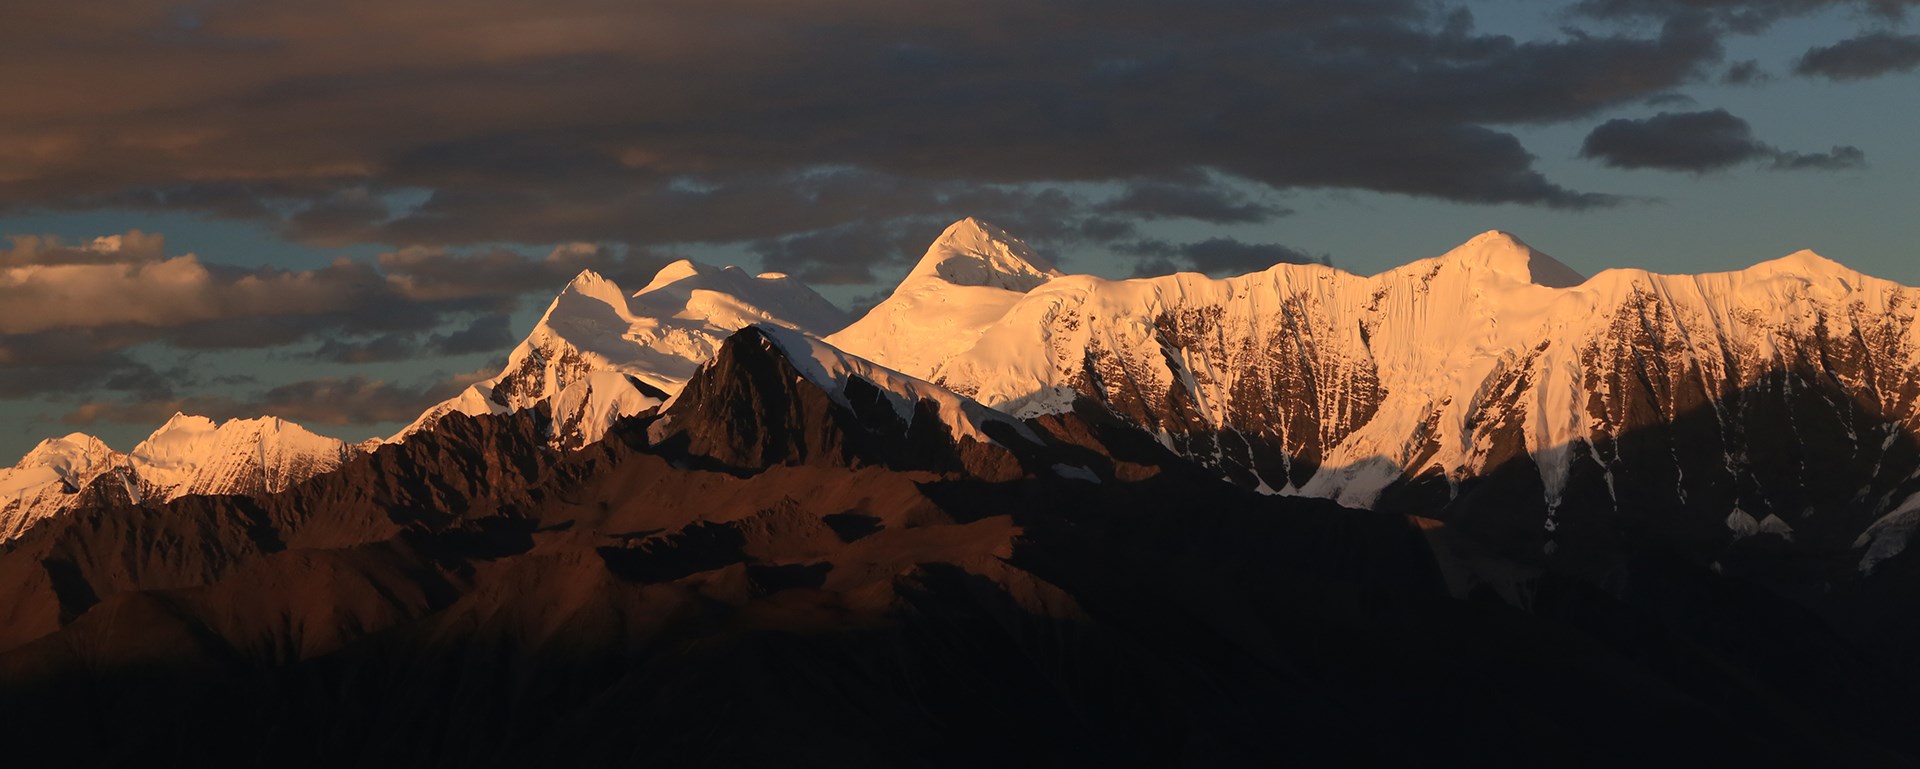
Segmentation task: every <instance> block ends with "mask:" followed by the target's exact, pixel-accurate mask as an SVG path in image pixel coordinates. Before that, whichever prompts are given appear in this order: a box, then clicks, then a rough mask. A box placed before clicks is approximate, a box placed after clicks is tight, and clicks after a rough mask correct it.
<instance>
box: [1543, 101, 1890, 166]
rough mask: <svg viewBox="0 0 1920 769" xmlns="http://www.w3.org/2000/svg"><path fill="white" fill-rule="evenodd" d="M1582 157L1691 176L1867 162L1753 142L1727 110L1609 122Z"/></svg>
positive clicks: (1857, 155)
mask: <svg viewBox="0 0 1920 769" xmlns="http://www.w3.org/2000/svg"><path fill="white" fill-rule="evenodd" d="M1580 156H1581V157H1585V158H1591V159H1594V160H1599V161H1600V162H1602V163H1605V164H1606V165H1608V166H1612V167H1614V168H1654V169H1660V170H1663V171H1690V172H1694V173H1704V172H1707V171H1717V170H1720V169H1724V168H1729V167H1732V166H1736V165H1740V164H1742V163H1748V162H1754V161H1769V162H1770V165H1771V167H1772V168H1774V169H1776V170H1789V171H1796V170H1838V169H1845V168H1858V167H1861V166H1864V165H1865V164H1866V159H1867V158H1866V153H1864V152H1861V151H1860V150H1859V149H1858V148H1855V147H1835V148H1833V149H1832V150H1831V151H1828V152H1818V153H1803V152H1792V151H1788V150H1782V149H1779V148H1777V147H1774V146H1772V145H1770V144H1767V143H1765V142H1762V141H1760V140H1759V139H1756V138H1754V136H1753V127H1752V126H1750V125H1748V124H1747V121H1745V120H1742V119H1740V118H1739V117H1737V116H1735V115H1733V114H1732V113H1729V112H1727V111H1726V110H1709V111H1705V112H1662V113H1660V114H1658V115H1655V116H1653V117H1650V118H1645V119H1639V120H1634V119H1628V118H1620V119H1616V120H1609V121H1607V122H1605V123H1602V124H1600V126H1599V127H1597V128H1595V129H1593V132H1592V133H1589V134H1587V138H1586V141H1585V143H1583V144H1582V145H1581V148H1580Z"/></svg>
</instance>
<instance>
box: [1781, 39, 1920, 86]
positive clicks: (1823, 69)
mask: <svg viewBox="0 0 1920 769" xmlns="http://www.w3.org/2000/svg"><path fill="white" fill-rule="evenodd" d="M1915 69H1920V35H1896V34H1893V33H1890V32H1877V33H1874V34H1871V35H1862V36H1860V37H1856V38H1853V39H1850V40H1842V41H1840V42H1838V43H1834V44H1833V45H1829V46H1825V47H1821V48H1813V49H1810V50H1808V51H1807V52H1806V54H1805V55H1803V56H1801V57H1800V61H1799V63H1797V64H1795V65H1794V68H1793V71H1794V72H1795V73H1797V74H1800V75H1805V76H1808V77H1824V78H1827V79H1828V80H1865V79H1867V78H1873V77H1879V76H1881V75H1891V74H1895V73H1900V72H1912V71H1914V70H1915Z"/></svg>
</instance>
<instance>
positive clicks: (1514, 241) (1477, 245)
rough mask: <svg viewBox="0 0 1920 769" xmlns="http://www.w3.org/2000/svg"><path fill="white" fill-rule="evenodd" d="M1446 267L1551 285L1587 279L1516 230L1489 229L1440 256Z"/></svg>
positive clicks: (1583, 281) (1568, 286)
mask: <svg viewBox="0 0 1920 769" xmlns="http://www.w3.org/2000/svg"><path fill="white" fill-rule="evenodd" d="M1439 263H1440V264H1441V265H1442V266H1443V267H1449V268H1459V269H1464V270H1469V271H1473V272H1477V273H1483V274H1488V275H1497V276H1500V277H1502V278H1505V279H1508V280H1513V281H1518V282H1521V283H1532V284H1534V285H1536V286H1546V287H1548V288H1572V287H1574V286H1578V285H1580V284H1582V283H1585V282H1586V281H1587V278H1586V276H1584V275H1581V274H1580V273H1579V272H1576V271H1575V270H1574V269H1573V268H1572V267H1568V266H1566V265H1564V264H1561V263H1560V262H1559V261H1557V260H1555V259H1554V258H1553V257H1551V256H1547V255H1546V254H1543V253H1541V252H1539V251H1536V250H1534V248H1533V247H1532V246H1529V245H1527V244H1526V243H1525V242H1523V241H1521V240H1520V239H1519V238H1517V237H1514V236H1513V234H1512V233H1509V232H1504V231H1501V230H1489V231H1487V232H1483V233H1481V234H1479V235H1477V236H1474V238H1473V239H1472V240H1469V241H1467V242H1466V243H1463V244H1461V245H1460V247H1459V248H1455V249H1453V250H1452V251H1448V252H1447V253H1446V254H1444V255H1442V256H1441V257H1440V258H1439Z"/></svg>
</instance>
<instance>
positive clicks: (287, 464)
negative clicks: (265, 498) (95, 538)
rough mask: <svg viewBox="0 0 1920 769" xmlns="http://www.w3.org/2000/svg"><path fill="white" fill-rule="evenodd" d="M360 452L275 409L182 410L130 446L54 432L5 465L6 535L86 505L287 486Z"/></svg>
mask: <svg viewBox="0 0 1920 769" xmlns="http://www.w3.org/2000/svg"><path fill="white" fill-rule="evenodd" d="M353 450H354V449H353V447H351V446H349V445H348V444H346V443H343V442H341V441H339V440H336V439H333V438H328V437H325V436H320V435H315V434H313V433H311V432H308V431H307V430H306V428H303V427H301V426H299V425H296V424H293V423H291V422H287V421H285V420H281V419H278V418H274V417H262V418H260V419H231V420H228V421H226V422H225V423H221V424H215V423H214V421H213V420H211V419H207V418H206V417H199V416H188V415H184V414H175V415H174V416H173V418H172V419H170V420H168V421H167V423H166V424H165V425H162V426H161V427H160V429H158V430H155V431H154V433H153V434H152V435H150V436H148V437H147V439H146V440H144V441H142V442H141V443H140V445H138V446H135V447H134V449H133V451H132V452H130V453H121V452H118V451H114V450H113V449H112V448H110V447H108V446H107V444H106V443H104V442H102V441H101V440H100V439H98V438H95V437H93V436H91V435H85V434H82V433H73V434H71V435H68V436H66V437H63V438H50V439H48V440H45V441H41V442H40V445H39V446H37V447H35V448H34V449H33V451H31V452H28V453H27V455H26V456H25V457H24V458H22V459H21V460H20V463H19V464H17V465H15V466H13V467H11V468H7V469H0V541H4V540H7V539H11V538H13V537H16V536H18V535H19V534H20V533H21V532H23V531H26V530H27V529H28V528H29V527H31V526H32V525H33V524H35V523H38V522H40V521H42V520H45V519H46V518H49V517H52V516H55V515H59V514H61V513H64V512H67V511H69V510H73V509H75V508H78V507H83V506H89V505H113V504H137V503H141V502H149V501H150V502H165V501H168V500H172V499H177V498H179V497H183V496H186V495H188V494H261V493H268V492H276V491H284V490H286V489H287V488H289V487H291V486H293V485H294V484H296V483H299V482H301V481H304V480H306V479H308V478H311V477H313V476H314V475H318V474H320V473H324V472H328V471H331V470H334V469H336V468H338V467H340V464H341V463H342V462H344V461H346V459H347V457H348V456H349V455H350V454H351V453H352V451H353Z"/></svg>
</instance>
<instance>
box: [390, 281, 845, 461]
mask: <svg viewBox="0 0 1920 769" xmlns="http://www.w3.org/2000/svg"><path fill="white" fill-rule="evenodd" d="M755 323H764V324H769V325H773V326H779V327H784V328H793V329H797V330H801V331H805V332H808V333H811V334H815V335H821V334H825V333H827V332H829V331H832V330H834V329H838V328H840V327H841V326H843V325H845V324H846V315H845V313H843V312H842V311H841V310H840V309H839V308H837V307H835V306H833V304H832V303H830V302H828V301H827V300H826V299H824V298H822V297H821V296H820V295H819V294H816V293H814V292H813V290H812V289H810V288H807V287H806V286H805V285H802V284H801V283H800V282H799V281H796V280H794V279H793V278H791V277H788V276H786V275H783V274H780V273H762V274H759V275H750V274H748V273H747V272H746V271H744V270H741V269H740V268H738V267H713V266H709V265H705V264H700V263H697V262H693V261H690V260H685V259H683V260H680V261H677V262H674V263H672V264H669V265H667V266H666V267H665V268H662V269H661V270H660V272H659V274H657V275H655V276H654V278H653V280H652V281H650V282H648V283H647V285H646V286H645V287H643V288H641V289H640V290H639V291H636V292H634V293H633V294H631V295H628V294H627V293H626V292H625V291H623V290H622V289H621V288H620V287H619V286H617V285H615V284H614V283H613V282H612V281H610V280H607V279H606V278H604V277H601V276H600V275H599V274H598V273H595V272H593V271H591V270H589V271H585V272H582V273H580V275H579V276H578V277H576V278H574V279H573V281H572V282H571V283H568V284H567V286H566V288H565V289H563V290H562V291H561V292H560V295H559V296H558V297H556V298H555V299H554V300H553V304H552V305H550V306H548V308H547V312H546V314H545V315H543V316H541V318H540V322H539V323H538V324H536V325H535V326H534V329H533V332H532V333H531V334H529V335H528V336H527V338H526V340H525V341H523V342H521V343H520V345H519V346H518V347H515V348H514V350H513V352H512V353H511V354H510V355H509V356H508V358H507V366H506V368H505V369H504V370H503V371H501V372H500V374H499V375H497V376H495V377H493V378H492V379H488V380H486V381H483V382H480V383H477V384H475V385H473V386H471V387H469V388H467V390H466V391H464V392H462V393H461V394H460V395H458V396H455V397H454V398H452V399H450V400H448V401H446V402H444V403H441V404H439V405H437V406H435V407H433V408H431V409H429V410H427V412H426V413H424V414H422V415H421V416H420V418H419V419H418V420H416V421H415V422H414V423H413V424H412V425H409V426H408V427H407V428H406V429H405V430H402V431H401V432H400V433H399V434H398V435H395V436H394V437H393V439H392V440H404V439H405V438H406V437H407V436H409V435H412V434H413V433H415V432H418V431H420V430H422V429H427V428H430V427H431V426H432V425H433V423H434V422H435V421H437V420H439V419H440V418H441V417H443V416H445V415H447V414H449V413H453V412H459V413H463V414H469V415H479V414H500V413H508V412H513V411H519V410H522V409H527V408H532V407H534V406H536V405H540V404H545V405H547V406H548V407H550V408H551V409H552V411H553V430H554V434H553V436H552V437H553V441H554V444H555V445H556V446H562V447H568V448H577V447H579V446H583V445H586V444H589V443H593V442H595V441H598V440H599V439H600V438H601V436H603V435H605V434H606V429H607V427H608V426H609V425H611V424H612V422H613V421H614V420H617V419H619V418H621V417H626V416H632V415H634V414H638V413H640V412H642V411H645V410H646V409H648V408H652V407H654V406H657V405H659V404H660V403H661V402H662V401H664V400H665V399H666V398H668V397H669V396H671V395H673V394H674V393H677V392H679V391H680V388H681V387H683V386H684V385H685V384H686V382H687V378H688V377H690V376H692V375H693V372H694V370H695V369H697V368H699V366H700V364H701V363H704V362H706V361H707V360H708V359H711V358H712V357H713V355H714V353H715V352H716V351H717V350H719V348H720V343H721V342H722V341H724V340H725V339H726V338H727V337H728V336H730V335H732V334H733V332H735V331H738V330H740V329H741V328H744V327H746V326H748V325H750V324H755Z"/></svg>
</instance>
